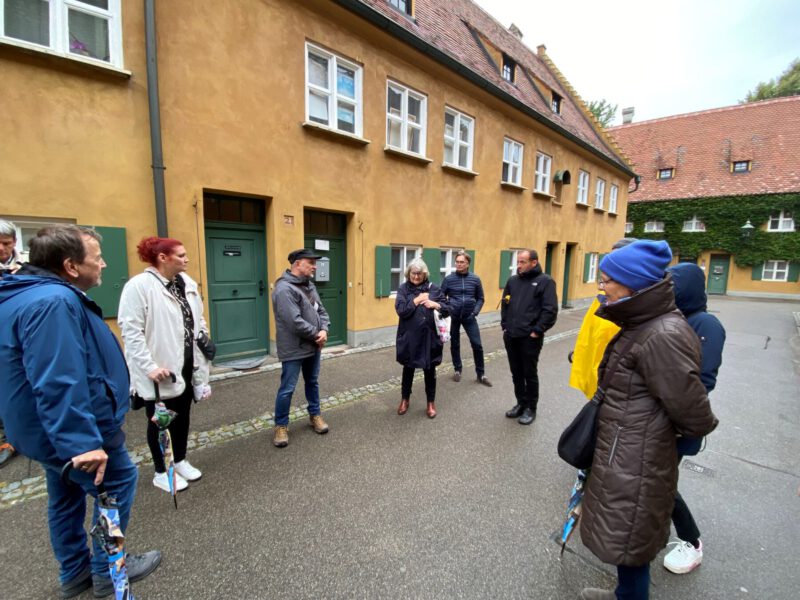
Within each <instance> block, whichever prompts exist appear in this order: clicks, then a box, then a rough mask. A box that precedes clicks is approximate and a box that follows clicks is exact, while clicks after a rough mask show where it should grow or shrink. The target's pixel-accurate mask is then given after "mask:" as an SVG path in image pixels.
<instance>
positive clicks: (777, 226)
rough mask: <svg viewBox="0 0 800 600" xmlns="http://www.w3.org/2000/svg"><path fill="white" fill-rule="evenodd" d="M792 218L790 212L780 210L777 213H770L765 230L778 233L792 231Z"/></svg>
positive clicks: (793, 228)
mask: <svg viewBox="0 0 800 600" xmlns="http://www.w3.org/2000/svg"><path fill="white" fill-rule="evenodd" d="M794 230H795V225H794V218H793V217H792V213H790V212H786V211H783V210H781V211H780V212H779V213H777V214H776V213H772V214H771V215H770V216H769V221H767V231H770V232H772V233H780V232H787V231H794Z"/></svg>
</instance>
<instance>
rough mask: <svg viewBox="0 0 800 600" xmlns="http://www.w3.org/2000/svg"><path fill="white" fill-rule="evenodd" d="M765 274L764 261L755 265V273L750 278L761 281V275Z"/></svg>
mask: <svg viewBox="0 0 800 600" xmlns="http://www.w3.org/2000/svg"><path fill="white" fill-rule="evenodd" d="M763 274H764V263H758V264H757V265H753V273H752V275H751V276H750V279H752V280H753V281H761V276H762V275H763Z"/></svg>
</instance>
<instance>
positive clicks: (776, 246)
mask: <svg viewBox="0 0 800 600" xmlns="http://www.w3.org/2000/svg"><path fill="white" fill-rule="evenodd" d="M781 210H784V211H786V212H790V213H792V215H793V216H795V218H797V216H798V215H800V194H763V195H758V196H736V197H720V198H696V199H690V200H665V201H659V202H631V203H629V204H628V221H630V222H632V223H633V224H634V228H633V232H632V233H629V234H627V235H629V236H632V237H637V238H645V239H663V240H667V242H669V245H670V247H671V248H672V252H673V254H676V255H678V256H681V257H682V258H697V257H698V256H699V255H700V253H701V252H702V251H704V250H722V251H725V252H729V253H730V254H732V255H733V256H734V257H735V261H736V264H737V265H739V266H740V267H745V266H752V265H756V264H759V263H762V262H764V261H765V260H789V261H800V233H798V232H795V233H791V232H785V233H773V232H767V231H765V229H766V223H767V222H768V221H769V217H770V215H771V214H774V213H777V212H779V211H781ZM694 215H697V218H698V219H700V220H701V221H703V223H704V224H705V226H706V230H705V232H697V233H689V232H686V233H684V232H683V231H682V229H683V222H684V221H689V220H690V219H691V218H692V216H694ZM748 220H749V221H750V223H751V224H752V225H753V226H754V227H755V229H754V230H753V232H752V234H751V235H750V237H749V238H744V237H743V236H742V225H744V224H745V223H746V222H747V221H748ZM646 221H663V222H664V232H663V233H644V224H645V222H646Z"/></svg>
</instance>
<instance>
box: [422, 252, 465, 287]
mask: <svg viewBox="0 0 800 600" xmlns="http://www.w3.org/2000/svg"><path fill="white" fill-rule="evenodd" d="M440 250H441V253H440V255H439V274H440V275H441V277H442V281H444V278H445V277H447V276H448V275H450V274H451V273H455V272H456V263H455V260H456V254H458V253H459V252H464V248H441V249H440ZM442 258H444V259H445V265H447V266H445V267H443V266H442ZM428 268H429V269H430V265H429V266H428Z"/></svg>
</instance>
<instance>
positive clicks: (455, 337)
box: [450, 317, 484, 379]
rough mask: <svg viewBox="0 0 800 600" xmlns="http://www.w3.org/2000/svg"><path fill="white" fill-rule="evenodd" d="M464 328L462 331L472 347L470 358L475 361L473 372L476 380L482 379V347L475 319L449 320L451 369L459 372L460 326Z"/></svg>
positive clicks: (452, 318)
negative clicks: (475, 373) (476, 376)
mask: <svg viewBox="0 0 800 600" xmlns="http://www.w3.org/2000/svg"><path fill="white" fill-rule="evenodd" d="M462 325H463V326H464V331H465V332H466V334H467V337H468V338H469V343H470V345H471V346H472V356H473V358H474V359H475V371H476V372H477V374H478V379H480V378H481V377H483V373H484V366H483V345H482V344H481V331H480V329H479V328H478V319H476V318H475V317H467V318H466V319H463V320H461V319H459V318H458V317H451V318H450V355H451V356H452V357H453V369H455V370H456V371H459V372H461V367H462V366H463V365H462V364H461V339H460V337H461V326H462Z"/></svg>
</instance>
